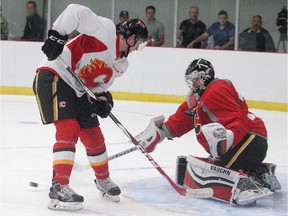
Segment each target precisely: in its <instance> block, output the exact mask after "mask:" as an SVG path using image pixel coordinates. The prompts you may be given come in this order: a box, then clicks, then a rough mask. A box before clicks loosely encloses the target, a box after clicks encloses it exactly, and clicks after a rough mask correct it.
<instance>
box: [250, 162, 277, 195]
mask: <svg viewBox="0 0 288 216" xmlns="http://www.w3.org/2000/svg"><path fill="white" fill-rule="evenodd" d="M275 170H276V165H275V164H272V163H262V166H259V167H258V168H257V169H256V170H253V171H252V172H251V171H250V172H248V176H249V177H251V178H252V179H253V180H255V181H256V182H258V183H259V184H261V185H262V186H264V187H266V188H269V189H270V190H271V191H272V192H275V191H276V190H280V189H281V185H280V183H279V181H278V179H277V177H276V176H275Z"/></svg>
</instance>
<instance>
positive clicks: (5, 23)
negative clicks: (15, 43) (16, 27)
mask: <svg viewBox="0 0 288 216" xmlns="http://www.w3.org/2000/svg"><path fill="white" fill-rule="evenodd" d="M0 19H1V40H8V21H7V20H6V18H5V17H3V15H2V6H1V5H0Z"/></svg>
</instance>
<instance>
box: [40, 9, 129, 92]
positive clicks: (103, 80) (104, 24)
mask: <svg viewBox="0 0 288 216" xmlns="http://www.w3.org/2000/svg"><path fill="white" fill-rule="evenodd" d="M52 29H54V30H56V31H58V32H59V33H60V34H61V35H68V34H70V33H71V32H73V31H74V30H77V31H78V32H79V33H80V34H79V35H78V36H76V37H75V38H73V39H72V40H70V41H69V42H68V43H67V44H66V45H65V46H64V50H63V52H62V54H61V57H62V58H63V59H64V61H65V62H66V63H67V64H68V65H69V66H70V67H71V69H72V70H73V71H74V72H75V73H76V74H77V75H78V76H79V77H80V78H81V79H82V80H83V81H84V83H85V84H86V85H87V86H88V87H89V88H90V89H91V90H92V91H93V92H94V93H96V92H103V91H107V89H108V87H109V86H111V85H112V83H113V81H114V79H115V78H116V77H119V76H121V75H123V73H124V72H125V71H126V70H127V68H128V61H127V59H126V58H125V57H122V58H118V57H119V49H118V47H119V44H118V39H117V36H116V28H115V24H114V23H113V22H112V20H110V19H108V18H105V17H101V16H97V15H96V14H95V13H94V12H93V11H91V10H90V9H89V8H87V7H85V6H82V5H77V4H70V5H69V6H68V7H67V8H66V9H65V10H64V11H63V12H62V13H61V14H60V16H59V17H58V18H57V20H56V21H55V22H54V24H53V26H52ZM43 69H46V70H49V71H51V72H52V73H54V74H55V75H57V76H58V77H61V78H62V79H63V80H64V81H65V82H66V83H67V84H68V85H69V86H70V87H71V88H73V89H74V90H75V92H76V94H77V96H78V97H81V96H82V95H83V94H85V91H84V90H83V89H82V87H81V86H80V84H79V83H77V81H76V80H75V79H74V78H73V76H71V74H69V72H68V71H67V70H66V69H65V67H64V66H62V65H61V63H60V62H58V61H57V60H54V61H48V60H47V58H46V57H45V58H44V59H43V60H42V61H41V63H40V65H39V66H38V68H37V71H39V70H43Z"/></svg>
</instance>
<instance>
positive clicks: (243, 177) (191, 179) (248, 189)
mask: <svg viewBox="0 0 288 216" xmlns="http://www.w3.org/2000/svg"><path fill="white" fill-rule="evenodd" d="M265 166H266V167H267V169H268V170H269V171H268V173H265V175H264V176H265V178H264V179H261V180H260V179H257V178H255V177H251V176H247V174H245V173H240V172H236V171H234V170H230V169H227V168H224V167H221V166H217V165H214V164H213V163H212V162H209V161H208V159H206V158H198V157H194V156H191V155H188V156H187V157H186V156H178V158H177V164H176V183H177V184H178V185H181V186H185V187H188V188H192V189H198V188H211V189H212V190H213V196H212V198H213V199H216V200H220V201H223V202H227V203H230V204H238V205H250V204H253V203H255V202H256V200H258V199H261V198H263V197H266V196H268V195H271V194H273V193H274V191H275V190H279V189H281V186H280V184H279V182H278V180H277V178H276V177H275V176H274V173H275V168H276V165H275V164H269V163H266V164H265ZM269 188H270V189H269Z"/></svg>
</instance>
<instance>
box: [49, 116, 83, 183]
mask: <svg viewBox="0 0 288 216" xmlns="http://www.w3.org/2000/svg"><path fill="white" fill-rule="evenodd" d="M54 125H55V127H56V143H55V144H54V146H53V169H54V176H53V180H55V181H56V182H59V183H61V184H69V179H70V175H71V172H72V168H73V163H74V157H75V150H76V148H75V145H76V143H77V140H78V137H79V133H80V127H79V124H78V122H77V121H76V119H64V120H58V121H55V122H54Z"/></svg>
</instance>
